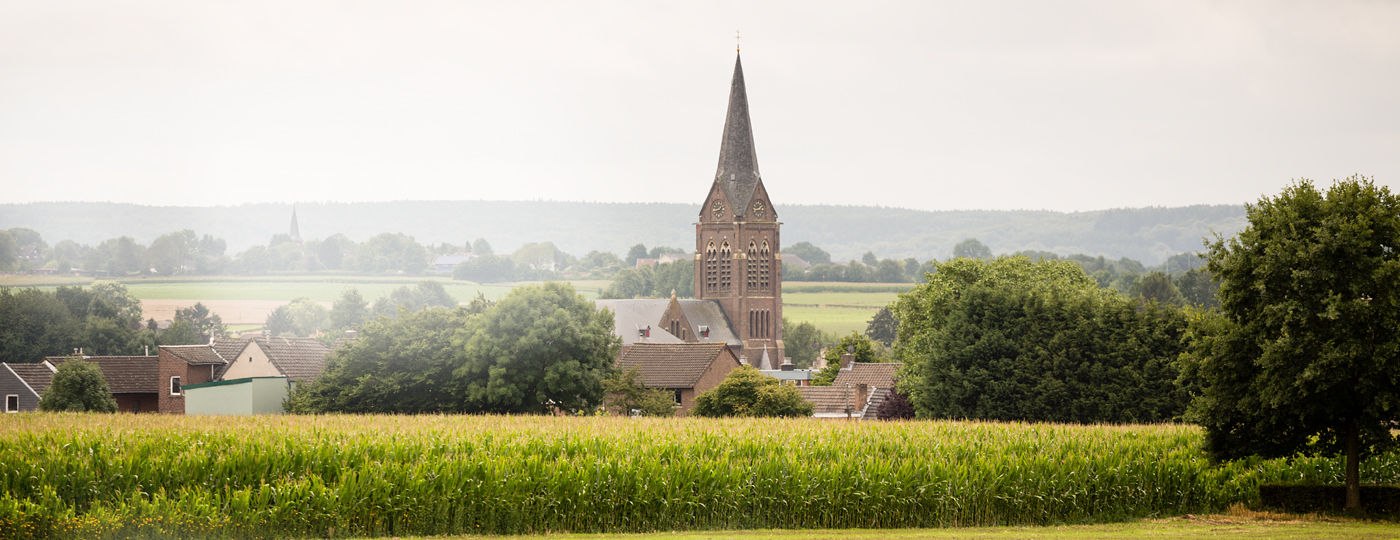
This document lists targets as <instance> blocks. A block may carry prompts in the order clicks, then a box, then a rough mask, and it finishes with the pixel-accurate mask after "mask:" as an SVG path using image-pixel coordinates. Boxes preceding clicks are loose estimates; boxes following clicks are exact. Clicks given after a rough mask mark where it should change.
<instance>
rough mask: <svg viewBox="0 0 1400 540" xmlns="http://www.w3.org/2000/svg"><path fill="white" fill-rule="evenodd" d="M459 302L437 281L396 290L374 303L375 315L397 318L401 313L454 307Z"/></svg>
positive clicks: (422, 282)
mask: <svg viewBox="0 0 1400 540" xmlns="http://www.w3.org/2000/svg"><path fill="white" fill-rule="evenodd" d="M456 305H457V300H456V299H454V298H452V295H450V294H448V293H447V288H446V287H443V286H442V283H439V282H436V281H427V280H425V281H420V282H418V284H417V285H414V286H413V288H409V287H408V286H407V285H405V286H402V287H399V288H397V289H394V290H393V291H392V292H390V293H389V296H386V297H383V298H380V299H378V300H375V301H374V314H375V315H379V316H384V317H396V316H398V314H399V312H401V311H410V312H411V311H418V310H421V309H425V308H430V307H453V306H456Z"/></svg>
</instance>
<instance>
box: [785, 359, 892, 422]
mask: <svg viewBox="0 0 1400 540" xmlns="http://www.w3.org/2000/svg"><path fill="white" fill-rule="evenodd" d="M854 360H855V357H854V356H852V355H849V354H843V355H841V371H840V372H839V373H837V375H836V379H835V380H833V381H832V383H831V386H803V387H799V388H798V391H799V392H801V393H802V399H805V400H807V402H809V403H811V404H812V408H813V410H812V416H813V417H815V418H851V419H860V420H873V419H875V416H876V415H875V413H876V411H877V410H879V409H880V405H881V404H883V403H884V401H885V399H886V398H888V397H889V395H890V391H891V390H893V389H894V381H895V374H896V373H897V372H898V371H899V368H900V366H902V365H903V364H900V363H894V362H888V363H866V362H856V361H854Z"/></svg>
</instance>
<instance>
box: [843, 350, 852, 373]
mask: <svg viewBox="0 0 1400 540" xmlns="http://www.w3.org/2000/svg"><path fill="white" fill-rule="evenodd" d="M855 363H856V355H854V354H851V353H846V354H843V355H841V371H850V370H851V365H853V364H855Z"/></svg>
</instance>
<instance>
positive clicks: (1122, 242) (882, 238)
mask: <svg viewBox="0 0 1400 540" xmlns="http://www.w3.org/2000/svg"><path fill="white" fill-rule="evenodd" d="M775 210H777V211H778V212H779V215H778V217H779V219H780V220H781V221H782V222H783V223H784V225H783V229H782V230H783V238H782V243H783V245H792V244H794V243H796V242H804V241H805V242H811V243H813V244H815V245H817V246H819V247H821V248H823V249H825V250H827V251H828V252H830V253H831V254H832V257H833V259H835V260H840V261H845V260H849V259H858V258H860V256H861V254H863V253H865V252H867V251H872V252H874V253H875V254H876V255H877V256H879V257H882V258H907V257H914V258H917V259H919V260H927V259H930V258H937V259H944V258H947V257H948V256H950V255H951V253H952V249H953V246H954V244H956V243H957V242H959V241H961V240H963V239H966V238H977V239H978V240H980V241H981V242H982V243H984V244H986V245H987V246H989V247H990V248H991V249H992V251H993V252H995V253H998V254H1000V253H1011V252H1015V251H1021V250H1027V249H1034V250H1044V251H1052V252H1056V253H1061V254H1070V253H1084V254H1089V255H1104V256H1106V257H1110V258H1118V257H1128V258H1132V259H1137V260H1139V261H1141V262H1143V263H1144V264H1148V265H1152V264H1157V263H1159V262H1161V261H1162V260H1164V259H1165V258H1166V257H1168V256H1171V255H1173V254H1176V253H1182V252H1191V251H1200V250H1201V248H1202V238H1205V237H1210V236H1213V235H1214V233H1220V234H1222V235H1225V236H1230V235H1233V234H1234V233H1236V232H1238V231H1239V230H1240V229H1242V228H1243V227H1244V224H1245V219H1244V207H1243V205H1197V206H1187V207H1178V208H1160V207H1150V208H1126V209H1113V210H1100V211H1091V212H1069V213H1066V212H1052V211H1034V210H1019V211H1003V210H965V211H938V212H934V211H922V210H908V209H901V208H883V207H870V206H834V205H780V206H778V207H777V208H776V209H775ZM296 212H297V216H298V220H299V223H300V228H301V234H302V237H304V238H307V239H312V238H324V237H327V236H330V235H332V234H335V233H343V234H345V235H346V236H348V237H350V238H351V239H353V240H356V241H363V240H365V239H366V238H369V237H370V236H373V235H375V234H379V233H383V232H401V233H404V234H408V235H410V236H413V237H414V238H415V239H416V240H417V241H418V242H421V243H425V244H427V243H432V244H437V243H440V242H446V243H450V244H456V245H463V244H466V243H468V242H470V241H472V240H473V239H476V238H485V239H486V240H487V241H489V242H490V243H491V245H492V246H493V247H494V248H495V250H496V251H497V252H510V251H512V250H514V249H515V248H517V247H519V246H520V245H522V244H525V243H527V242H542V241H551V242H554V244H555V245H556V246H558V247H559V248H560V249H562V250H564V251H566V252H569V253H571V254H574V255H583V254H586V253H587V252H589V251H592V250H600V251H608V252H612V253H617V254H624V253H626V252H627V249H628V248H629V247H630V246H632V245H633V244H637V243H643V244H646V245H647V246H648V247H652V246H658V245H663V246H673V247H679V248H684V249H690V248H691V247H692V245H693V243H694V234H695V229H694V225H693V223H694V221H695V218H696V215H697V214H698V212H699V206H698V205H694V204H676V203H590V202H550V201H396V202H375V203H298V204H297V205H296ZM291 213H292V205H290V204H244V205H238V206H218V207H193V206H144V205H136V204H124V203H100V202H45V203H23V204H0V229H8V228H11V227H27V228H30V229H34V230H36V231H38V232H39V233H40V234H41V235H43V237H44V240H45V241H46V242H48V243H49V245H53V244H54V243H57V242H59V241H61V240H65V239H66V240H74V241H76V242H79V243H82V244H89V245H96V244H97V243H99V242H101V241H103V240H106V239H108V238H113V237H118V236H122V235H126V236H131V237H132V238H134V239H136V240H137V241H139V242H143V243H145V242H149V241H151V240H152V239H154V238H155V237H157V236H159V235H161V234H165V233H168V232H172V231H178V230H181V229H192V230H194V231H195V232H196V233H198V234H210V235H213V236H216V237H220V238H223V239H224V240H226V241H227V242H228V253H229V254H230V255H232V254H235V253H237V252H240V251H242V250H244V249H247V248H248V247H250V246H253V245H259V244H266V243H267V242H268V240H270V239H271V237H272V236H273V235H275V234H281V233H286V232H287V230H288V225H289V222H290V218H291Z"/></svg>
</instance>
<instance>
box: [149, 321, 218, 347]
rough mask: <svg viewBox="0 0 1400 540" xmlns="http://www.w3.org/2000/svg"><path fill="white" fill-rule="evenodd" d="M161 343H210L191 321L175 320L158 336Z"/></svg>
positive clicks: (157, 339) (157, 340) (158, 341)
mask: <svg viewBox="0 0 1400 540" xmlns="http://www.w3.org/2000/svg"><path fill="white" fill-rule="evenodd" d="M156 342H157V343H158V344H159V345H199V344H202V343H208V342H209V341H208V340H206V339H205V338H204V336H201V335H199V331H198V330H195V328H194V325H193V324H190V322H189V321H184V320H181V321H174V322H172V323H170V326H169V327H168V328H166V329H165V330H163V331H161V332H160V333H159V334H157V336H156Z"/></svg>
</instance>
